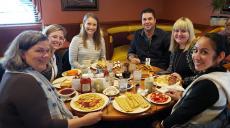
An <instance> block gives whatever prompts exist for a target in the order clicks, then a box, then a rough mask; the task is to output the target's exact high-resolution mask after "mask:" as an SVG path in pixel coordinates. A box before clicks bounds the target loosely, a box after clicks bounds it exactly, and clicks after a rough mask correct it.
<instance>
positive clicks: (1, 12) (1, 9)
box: [0, 0, 40, 24]
mask: <svg viewBox="0 0 230 128" xmlns="http://www.w3.org/2000/svg"><path fill="white" fill-rule="evenodd" d="M39 19H40V18H39V13H38V12H37V11H36V9H35V6H34V5H33V2H32V0H0V24H24V23H38V22H39Z"/></svg>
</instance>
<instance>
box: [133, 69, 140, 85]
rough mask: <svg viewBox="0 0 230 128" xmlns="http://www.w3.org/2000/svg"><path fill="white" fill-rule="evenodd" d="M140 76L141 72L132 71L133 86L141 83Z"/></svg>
mask: <svg viewBox="0 0 230 128" xmlns="http://www.w3.org/2000/svg"><path fill="white" fill-rule="evenodd" d="M141 75H142V72H141V70H135V71H133V82H134V83H135V84H140V82H141Z"/></svg>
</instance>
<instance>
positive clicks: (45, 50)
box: [0, 31, 102, 128]
mask: <svg viewBox="0 0 230 128" xmlns="http://www.w3.org/2000/svg"><path fill="white" fill-rule="evenodd" d="M51 55H52V50H51V46H50V43H49V41H48V38H47V37H46V36H45V35H43V34H42V33H41V32H38V31H25V32H22V33H21V34H19V35H18V36H17V37H16V38H15V39H14V40H13V42H12V43H11V44H10V46H9V48H8V49H7V51H6V52H5V54H4V57H3V59H2V64H3V67H4V68H5V69H6V72H5V74H4V75H3V78H2V81H1V84H0V113H1V114H0V127H1V128H76V127H82V126H87V125H91V124H94V123H96V122H98V121H99V120H100V119H101V116H102V112H94V113H89V114H86V115H85V116H83V117H81V118H75V117H73V115H72V114H71V112H70V111H69V110H68V109H67V108H66V106H65V104H64V103H63V102H62V101H61V100H60V98H59V97H58V96H57V92H56V91H55V89H54V88H53V87H52V85H51V83H50V82H49V81H48V80H47V79H46V78H45V77H44V76H43V75H42V74H41V72H42V71H44V70H46V68H47V65H48V63H49V61H50V57H51Z"/></svg>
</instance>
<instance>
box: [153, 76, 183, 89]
mask: <svg viewBox="0 0 230 128" xmlns="http://www.w3.org/2000/svg"><path fill="white" fill-rule="evenodd" d="M180 83H181V81H180V79H178V78H177V77H176V76H173V75H158V76H155V77H154V79H153V84H154V85H157V86H172V85H180Z"/></svg>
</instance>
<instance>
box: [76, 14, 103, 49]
mask: <svg viewBox="0 0 230 128" xmlns="http://www.w3.org/2000/svg"><path fill="white" fill-rule="evenodd" d="M90 17H91V18H93V19H95V20H96V21H97V29H96V31H95V33H94V35H93V41H94V42H95V49H96V50H99V49H100V47H101V40H102V39H101V38H102V34H101V31H100V24H99V19H98V18H97V16H96V15H95V14H93V13H87V14H85V16H84V18H83V25H82V26H81V31H80V33H79V36H80V37H82V39H83V46H84V47H85V48H87V43H86V40H87V39H88V34H87V32H86V30H85V26H84V24H85V23H86V20H87V19H88V18H90Z"/></svg>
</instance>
